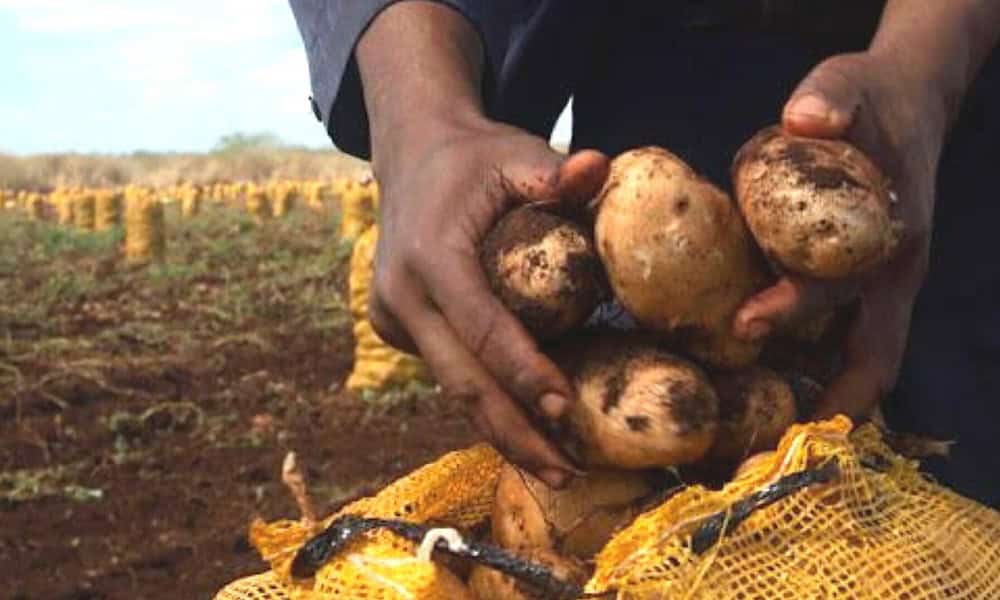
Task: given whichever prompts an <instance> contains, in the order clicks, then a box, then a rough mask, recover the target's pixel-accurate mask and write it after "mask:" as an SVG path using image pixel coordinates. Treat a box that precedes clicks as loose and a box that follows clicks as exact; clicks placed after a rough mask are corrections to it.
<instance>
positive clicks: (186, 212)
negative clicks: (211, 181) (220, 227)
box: [179, 185, 205, 219]
mask: <svg viewBox="0 0 1000 600" xmlns="http://www.w3.org/2000/svg"><path fill="white" fill-rule="evenodd" d="M179 195H180V197H181V216H182V217H184V218H185V219H190V218H193V217H196V216H197V215H198V214H199V213H200V212H201V204H202V201H203V200H204V198H205V192H204V190H203V189H202V188H201V186H197V185H187V186H184V187H182V188H181V189H180V191H179Z"/></svg>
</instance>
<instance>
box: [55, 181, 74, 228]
mask: <svg viewBox="0 0 1000 600" xmlns="http://www.w3.org/2000/svg"><path fill="white" fill-rule="evenodd" d="M75 193H76V192H75V191H73V190H67V189H61V188H60V189H56V191H54V192H52V201H53V202H54V203H55V205H56V215H57V216H56V219H57V221H58V222H59V224H60V225H72V224H73V196H74V194H75Z"/></svg>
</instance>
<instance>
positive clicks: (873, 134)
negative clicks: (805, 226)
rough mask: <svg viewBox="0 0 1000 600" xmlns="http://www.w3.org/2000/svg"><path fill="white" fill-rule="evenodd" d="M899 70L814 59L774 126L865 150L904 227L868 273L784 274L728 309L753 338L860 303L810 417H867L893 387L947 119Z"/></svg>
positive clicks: (864, 60) (926, 241)
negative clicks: (837, 367) (839, 365)
mask: <svg viewBox="0 0 1000 600" xmlns="http://www.w3.org/2000/svg"><path fill="white" fill-rule="evenodd" d="M903 73H904V70H903V69H898V68H895V67H894V65H893V63H892V60H891V59H888V58H886V57H885V56H878V55H875V54H872V53H858V54H844V55H839V56H835V57H833V58H830V59H828V60H826V61H825V62H823V63H821V64H820V65H819V66H817V67H816V68H815V69H814V70H813V71H812V72H811V73H810V74H809V75H808V76H807V77H806V78H805V80H804V81H803V82H802V83H801V84H800V85H799V87H798V88H797V89H796V90H795V92H794V93H793V94H792V96H791V98H790V99H789V101H788V103H787V104H786V105H785V107H784V111H783V115H782V125H783V127H784V128H785V130H786V131H788V132H789V133H792V134H795V135H801V136H806V137H817V138H842V139H845V140H847V141H849V142H851V143H852V144H854V145H855V146H857V147H858V148H860V149H861V150H862V151H864V152H866V153H867V154H868V156H869V157H871V159H872V160H873V161H874V162H875V163H876V164H877V165H879V167H880V168H881V169H882V170H883V171H884V173H885V174H886V175H887V176H888V177H889V179H890V181H891V182H892V187H893V189H894V191H895V194H896V197H897V202H896V204H895V206H894V211H895V214H894V217H895V218H896V219H898V220H899V221H901V222H902V224H903V238H902V240H901V243H900V245H899V247H898V248H897V251H896V253H895V255H894V257H893V258H892V259H891V260H890V262H889V263H888V264H886V265H884V266H883V267H881V268H879V269H877V270H876V271H875V272H873V273H871V274H869V275H866V276H864V277H863V278H859V279H857V280H852V281H838V282H831V281H818V280H810V279H808V278H805V277H801V276H797V275H794V274H788V275H785V276H783V277H782V278H781V279H780V280H779V281H778V282H777V283H776V284H775V285H774V286H772V287H770V288H768V289H766V290H763V291H762V292H760V293H759V294H757V295H755V296H754V297H752V298H750V299H749V300H748V301H747V302H746V303H745V304H744V306H743V307H742V308H741V309H740V311H739V312H738V313H737V315H736V318H735V320H734V330H735V332H736V334H737V335H738V336H740V337H743V338H745V339H757V338H762V337H764V336H767V335H769V334H770V333H771V332H773V331H774V330H777V329H780V328H782V327H785V326H787V325H789V324H792V323H796V322H801V321H803V320H805V319H808V318H810V317H813V316H817V315H820V314H823V313H824V312H828V311H829V310H831V309H832V308H836V307H837V306H840V305H843V304H846V303H847V302H850V301H852V300H854V299H855V298H857V299H859V300H860V302H859V311H858V313H857V316H856V318H855V320H854V322H853V323H852V325H851V326H850V330H849V331H848V334H847V338H846V347H845V348H844V352H845V355H844V366H843V370H842V372H841V373H840V374H839V375H838V376H837V377H836V378H835V379H834V380H833V381H832V382H831V383H830V384H829V386H828V387H827V389H826V391H825V392H824V395H823V397H822V398H821V399H820V401H819V404H818V406H817V411H816V414H815V417H816V418H826V417H830V416H833V415H835V414H838V413H843V414H847V415H849V416H851V417H854V418H866V417H867V416H868V415H869V414H870V412H871V410H872V409H873V408H874V407H875V406H876V404H877V403H878V402H879V401H880V400H881V399H882V398H883V397H884V395H885V394H886V393H888V392H889V391H890V390H891V388H892V387H893V386H894V385H895V382H896V378H897V376H898V373H899V369H900V365H901V362H902V358H903V353H904V350H905V348H906V340H907V334H908V330H909V325H910V317H911V313H912V310H913V305H914V302H915V300H916V296H917V293H918V291H919V290H920V287H921V285H922V283H923V280H924V276H925V274H926V271H927V263H928V256H929V250H930V234H931V219H932V215H933V209H934V194H935V187H934V186H935V176H936V171H937V163H938V158H939V155H940V152H941V146H942V144H943V138H944V131H945V124H946V120H947V117H946V114H945V113H946V111H945V108H944V107H945V103H944V101H943V99H941V98H935V97H934V96H933V91H932V90H929V89H927V87H928V86H926V85H923V86H922V85H919V84H917V83H916V82H913V81H909V80H908V79H907V78H906V76H905V75H903Z"/></svg>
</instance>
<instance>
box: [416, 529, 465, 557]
mask: <svg viewBox="0 0 1000 600" xmlns="http://www.w3.org/2000/svg"><path fill="white" fill-rule="evenodd" d="M442 540H444V542H445V543H446V544H448V549H449V550H451V551H452V552H461V551H462V550H465V548H466V546H465V540H463V539H462V534H460V533H459V532H458V531H457V530H455V529H452V528H450V527H439V528H436V529H431V530H430V531H428V532H427V533H426V534H425V535H424V539H423V540H421V542H420V547H419V548H417V559H418V560H427V561H429V560H430V559H431V554H432V553H433V552H434V547H435V546H437V543H438V542H440V541H442Z"/></svg>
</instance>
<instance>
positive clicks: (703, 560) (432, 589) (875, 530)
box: [216, 418, 1000, 600]
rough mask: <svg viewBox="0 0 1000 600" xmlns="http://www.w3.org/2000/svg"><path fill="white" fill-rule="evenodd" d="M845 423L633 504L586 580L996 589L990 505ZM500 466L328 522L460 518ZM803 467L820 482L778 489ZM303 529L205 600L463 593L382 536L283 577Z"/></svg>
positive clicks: (274, 542)
mask: <svg viewBox="0 0 1000 600" xmlns="http://www.w3.org/2000/svg"><path fill="white" fill-rule="evenodd" d="M850 429H851V423H850V421H848V420H847V419H846V418H838V419H834V420H832V421H828V422H823V423H815V424H809V425H801V426H795V427H793V428H792V429H790V430H789V432H788V433H787V434H786V435H785V437H784V438H783V440H782V442H781V444H780V446H779V448H778V450H777V452H775V453H774V454H773V455H772V456H771V457H770V458H769V459H766V460H761V461H758V462H756V463H755V464H754V465H753V466H752V467H751V468H749V469H747V470H745V471H744V472H742V473H741V474H740V475H739V476H738V477H737V478H736V479H735V480H733V481H732V482H730V483H729V484H728V485H727V486H726V487H725V488H723V489H722V490H720V491H710V490H706V489H704V488H702V487H700V486H691V487H689V488H687V489H685V490H684V491H682V492H681V493H679V494H677V495H675V496H673V497H672V498H670V499H669V500H667V501H666V502H664V503H663V504H661V505H660V506H658V507H657V508H655V509H653V510H650V511H648V512H646V513H644V514H642V515H641V516H640V517H639V518H637V519H636V520H635V521H634V522H633V523H632V525H630V526H629V527H628V528H626V529H624V530H622V531H620V532H619V533H618V534H616V535H615V537H614V538H613V539H612V540H611V541H610V542H609V543H608V544H607V545H606V546H605V547H604V549H603V550H602V551H601V552H600V553H599V554H598V556H597V557H596V560H595V573H594V575H593V577H592V578H591V580H590V581H589V582H588V583H587V586H586V591H587V592H590V593H607V596H606V597H616V598H621V599H632V598H635V599H639V598H642V599H650V600H653V599H659V598H664V599H665V598H713V599H717V598H718V599H726V598H734V599H735V598H740V599H747V600H750V599H758V598H759V599H762V600H764V599H768V600H770V599H774V598H873V599H878V600H893V599H907V600H922V599H930V598H984V599H985V598H990V599H992V598H998V597H1000V514H998V513H997V512H995V511H993V510H991V509H989V508H987V507H984V506H982V505H979V504H977V503H975V502H973V501H971V500H968V499H966V498H963V497H961V496H959V495H957V494H955V493H953V492H951V491H949V490H947V489H946V488H944V487H941V486H938V485H936V484H934V483H933V482H930V481H928V480H927V479H926V478H925V477H924V476H922V475H921V474H920V473H919V472H918V471H917V465H916V463H915V462H913V461H910V460H907V459H904V458H901V457H899V456H898V455H896V454H894V453H893V452H892V451H891V450H890V449H889V448H888V447H887V446H886V445H885V444H884V443H883V442H882V440H881V437H880V435H879V433H878V431H877V430H876V429H875V428H874V427H871V426H865V427H862V428H860V429H858V430H857V431H856V432H855V433H853V434H851V435H850V436H849V435H848V434H849V432H850ZM501 464H502V461H501V459H500V457H499V456H498V455H497V454H496V453H495V452H493V451H492V450H490V449H489V448H487V447H484V446H477V447H475V448H472V449H469V450H466V451H462V452H457V453H453V454H449V455H447V456H445V457H443V458H442V459H441V460H439V461H438V462H436V463H433V464H431V465H428V466H426V467H423V468H421V469H419V470H417V471H415V472H414V473H412V474H411V475H409V476H408V477H406V478H404V479H402V480H400V481H398V482H397V483H395V484H393V485H391V486H389V487H388V488H386V489H385V490H383V492H381V493H380V494H378V495H377V496H375V497H373V498H369V499H365V500H361V501H359V502H357V503H355V504H353V505H351V506H348V507H346V508H345V509H344V510H343V511H341V513H338V515H334V516H333V517H331V518H330V519H329V520H328V521H327V524H329V523H330V522H331V521H332V520H333V519H334V518H335V517H338V516H340V515H343V514H359V515H365V516H373V517H386V518H400V519H405V520H408V521H412V522H414V523H436V524H447V525H450V526H454V527H458V528H468V527H471V526H473V525H475V524H477V523H480V522H482V521H483V520H485V519H486V517H487V515H488V514H489V512H490V506H491V504H492V497H493V490H494V487H495V485H496V480H497V474H498V472H499V470H500V467H501ZM824 474H825V475H826V476H827V477H826V478H825V479H824V478H820V477H819V475H824ZM806 475H817V477H816V478H813V479H811V480H809V481H811V483H809V484H808V485H802V486H800V487H798V488H795V489H792V488H788V489H786V490H784V491H782V490H781V489H780V488H781V486H782V485H783V484H784V483H785V482H787V481H790V480H792V479H795V478H796V477H798V478H799V480H800V481H805V480H806V479H804V478H803V477H802V476H806ZM775 490H778V491H779V492H781V493H780V494H778V495H775V496H773V497H771V499H770V500H769V501H767V502H764V501H759V502H758V500H760V499H761V498H764V497H767V494H768V493H770V492H773V491H775ZM751 503H752V504H753V507H752V510H743V509H745V508H747V506H749V505H750V504H751ZM312 533H315V532H314V531H307V530H306V529H305V528H304V526H302V525H301V524H300V523H298V522H291V521H282V522H278V523H273V524H270V525H264V524H263V523H256V524H254V526H253V528H252V538H253V540H254V543H255V544H256V545H257V547H258V549H260V550H261V553H262V555H263V556H264V558H265V559H266V560H267V561H268V562H269V563H270V564H271V566H272V569H273V571H272V572H269V573H265V574H263V575H258V576H256V577H251V578H247V579H242V580H240V581H237V582H234V583H233V584H231V585H230V586H228V587H227V588H226V589H225V590H223V591H222V592H220V594H219V595H218V596H217V597H216V598H217V600H263V599H267V600H277V599H284V598H289V599H306V600H332V599H334V598H337V599H346V600H354V599H383V598H385V599H388V598H410V599H424V598H428V599H430V598H446V597H447V598H468V597H470V595H469V592H468V590H467V589H466V588H465V587H464V586H463V585H462V583H461V582H460V581H459V580H458V579H457V578H456V577H455V576H454V575H453V574H451V572H450V571H448V570H447V569H446V568H444V567H441V566H438V565H436V564H435V563H433V562H431V561H425V560H418V559H417V558H415V545H414V544H413V543H411V542H407V541H405V540H403V539H402V538H399V537H396V536H394V535H393V534H390V533H387V532H379V533H371V534H368V535H367V536H366V537H364V538H361V539H357V540H355V541H353V542H350V544H349V545H348V547H347V548H346V549H345V551H344V552H342V553H340V554H338V555H337V556H336V557H335V558H334V559H333V560H332V561H331V562H329V563H328V564H326V565H325V566H323V567H322V568H321V569H320V570H319V571H318V572H317V574H316V577H315V579H311V580H294V581H293V580H292V579H291V577H290V576H289V565H290V562H291V560H292V557H293V556H294V555H295V553H296V551H297V550H298V548H299V547H300V546H301V545H302V543H303V542H304V541H305V540H306V538H308V537H310V535H311V534H312ZM706 533H707V534H708V535H706Z"/></svg>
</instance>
